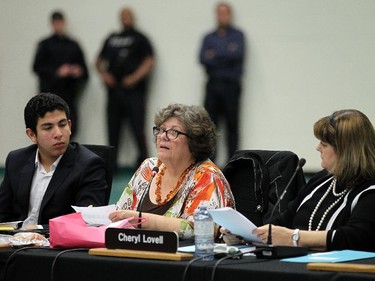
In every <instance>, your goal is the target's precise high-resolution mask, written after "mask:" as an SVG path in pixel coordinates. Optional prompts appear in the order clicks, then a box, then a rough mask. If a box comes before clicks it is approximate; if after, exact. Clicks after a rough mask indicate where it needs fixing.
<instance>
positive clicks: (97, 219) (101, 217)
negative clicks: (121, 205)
mask: <svg viewBox="0 0 375 281" xmlns="http://www.w3.org/2000/svg"><path fill="white" fill-rule="evenodd" d="M72 208H73V209H74V210H75V211H76V212H77V213H81V214H82V218H83V219H84V221H85V222H86V223H87V224H88V225H107V224H110V223H111V220H110V219H109V214H110V213H112V212H113V211H115V210H116V206H115V205H114V204H112V205H108V206H101V207H91V206H89V207H77V206H72Z"/></svg>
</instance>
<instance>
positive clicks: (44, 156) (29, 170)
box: [0, 93, 108, 228]
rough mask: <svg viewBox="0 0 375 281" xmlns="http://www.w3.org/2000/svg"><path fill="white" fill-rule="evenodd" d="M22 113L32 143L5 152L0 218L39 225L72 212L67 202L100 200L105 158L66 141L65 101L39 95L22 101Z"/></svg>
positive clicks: (68, 127)
mask: <svg viewBox="0 0 375 281" xmlns="http://www.w3.org/2000/svg"><path fill="white" fill-rule="evenodd" d="M24 117H25V124H26V135H27V136H28V137H29V138H30V140H31V141H32V142H33V143H34V144H32V145H30V146H28V147H25V148H21V149H18V150H14V151H11V152H10V153H9V154H8V156H7V159H6V164H5V175H4V180H3V182H2V183H1V186H0V222H5V221H18V220H21V221H23V227H24V228H42V227H43V226H41V225H48V222H49V219H51V218H54V217H57V216H61V215H64V214H68V213H72V212H74V210H73V209H72V208H71V205H76V206H89V205H93V206H100V205H104V204H105V192H106V189H107V188H108V186H107V182H106V180H105V167H104V161H103V160H102V159H101V158H100V157H99V156H97V155H96V154H94V153H93V152H91V151H90V150H88V149H86V148H85V147H83V146H82V145H80V144H78V143H70V135H71V126H72V124H71V120H70V119H69V107H68V105H67V104H66V102H65V101H64V100H63V99H62V98H60V97H59V96H57V95H55V94H51V93H42V94H38V95H36V96H34V97H33V98H31V100H30V101H29V102H28V103H27V105H26V107H25V110H24Z"/></svg>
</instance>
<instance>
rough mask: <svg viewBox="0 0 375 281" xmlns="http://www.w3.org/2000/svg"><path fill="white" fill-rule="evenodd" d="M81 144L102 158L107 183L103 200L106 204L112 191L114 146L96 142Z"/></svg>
mask: <svg viewBox="0 0 375 281" xmlns="http://www.w3.org/2000/svg"><path fill="white" fill-rule="evenodd" d="M83 146H84V147H86V148H88V149H89V150H91V151H92V152H94V153H95V154H97V155H98V156H100V157H101V158H103V160H104V163H105V178H106V181H107V184H108V189H107V191H106V194H105V202H106V204H108V203H109V199H110V197H111V191H112V177H113V173H114V171H115V148H114V147H113V146H108V145H98V144H84V145H83Z"/></svg>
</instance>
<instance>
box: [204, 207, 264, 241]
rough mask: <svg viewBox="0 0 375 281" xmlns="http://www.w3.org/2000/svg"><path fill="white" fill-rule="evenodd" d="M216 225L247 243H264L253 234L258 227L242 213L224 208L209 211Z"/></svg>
mask: <svg viewBox="0 0 375 281" xmlns="http://www.w3.org/2000/svg"><path fill="white" fill-rule="evenodd" d="M208 212H209V213H210V215H211V216H212V218H213V220H214V222H215V223H217V224H218V225H221V226H223V227H225V228H226V229H228V230H229V231H230V232H232V233H233V234H236V235H239V236H241V237H243V238H244V239H245V240H246V241H249V242H257V243H263V241H262V240H260V239H259V238H258V237H256V235H253V234H252V231H253V229H255V228H256V225H255V224H253V223H252V222H251V221H250V220H248V219H247V218H246V217H245V216H244V215H242V214H241V213H240V212H238V211H236V210H234V209H232V208H230V207H224V208H219V209H212V210H208Z"/></svg>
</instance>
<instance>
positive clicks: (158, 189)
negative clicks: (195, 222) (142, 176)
mask: <svg viewBox="0 0 375 281" xmlns="http://www.w3.org/2000/svg"><path fill="white" fill-rule="evenodd" d="M194 165H195V164H194V163H193V164H191V165H190V166H189V167H187V168H186V169H185V171H184V172H183V173H182V174H181V176H180V178H179V179H178V181H177V183H176V186H175V187H174V188H173V189H172V190H171V191H170V192H169V193H168V195H167V197H166V198H165V199H164V200H163V201H161V179H162V177H163V176H164V173H165V170H166V169H167V167H166V166H163V168H162V169H161V171H160V172H159V173H158V176H157V179H156V189H155V195H156V204H158V205H163V204H165V203H166V202H168V201H169V199H171V198H172V197H173V196H175V195H176V193H177V191H178V190H179V188H180V185H181V183H182V182H183V181H184V179H185V177H186V175H187V174H188V173H189V172H190V170H191V169H193V167H194Z"/></svg>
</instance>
